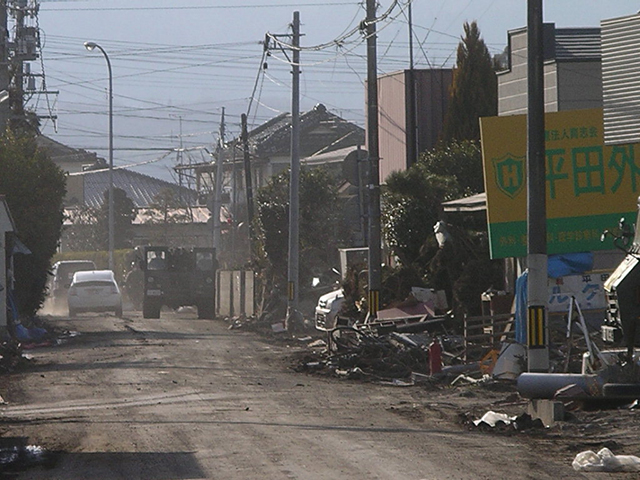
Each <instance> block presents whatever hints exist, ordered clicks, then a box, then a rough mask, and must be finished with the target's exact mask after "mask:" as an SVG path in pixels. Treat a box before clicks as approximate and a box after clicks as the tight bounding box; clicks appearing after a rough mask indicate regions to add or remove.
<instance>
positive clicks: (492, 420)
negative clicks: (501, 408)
mask: <svg viewBox="0 0 640 480" xmlns="http://www.w3.org/2000/svg"><path fill="white" fill-rule="evenodd" d="M515 419H516V417H510V416H509V415H507V414H506V413H496V412H493V411H491V410H489V411H488V412H487V413H485V414H484V415H483V416H482V418H480V419H478V420H474V421H473V424H474V425H475V426H476V427H477V426H479V425H480V424H481V423H485V424H487V425H489V426H490V427H495V426H496V425H497V424H498V422H502V424H504V425H509V424H511V422H513V421H514V420H515Z"/></svg>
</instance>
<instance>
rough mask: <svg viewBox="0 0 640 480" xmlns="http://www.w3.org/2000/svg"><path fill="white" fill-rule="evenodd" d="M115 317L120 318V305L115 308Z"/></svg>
mask: <svg viewBox="0 0 640 480" xmlns="http://www.w3.org/2000/svg"><path fill="white" fill-rule="evenodd" d="M116 317H118V318H122V305H120V306H119V307H118V308H116Z"/></svg>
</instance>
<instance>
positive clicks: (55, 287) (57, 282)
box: [47, 260, 96, 309]
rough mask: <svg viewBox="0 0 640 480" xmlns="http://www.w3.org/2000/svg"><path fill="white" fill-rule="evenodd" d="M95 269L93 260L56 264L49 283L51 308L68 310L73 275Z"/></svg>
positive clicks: (68, 261)
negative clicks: (68, 296) (68, 294)
mask: <svg viewBox="0 0 640 480" xmlns="http://www.w3.org/2000/svg"><path fill="white" fill-rule="evenodd" d="M95 269H96V264H95V263H93V261H91V260H63V261H60V262H56V263H55V264H54V265H53V267H52V268H51V275H50V276H49V280H48V283H47V292H48V296H49V299H50V300H51V306H52V307H53V308H54V309H56V308H66V306H67V293H68V291H69V286H70V285H71V279H72V278H73V274H74V273H76V272H82V271H86V270H95Z"/></svg>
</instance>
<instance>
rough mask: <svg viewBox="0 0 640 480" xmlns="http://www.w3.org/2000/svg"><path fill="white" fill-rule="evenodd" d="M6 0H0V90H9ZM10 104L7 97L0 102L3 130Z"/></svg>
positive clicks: (0, 119) (0, 118) (9, 111)
mask: <svg viewBox="0 0 640 480" xmlns="http://www.w3.org/2000/svg"><path fill="white" fill-rule="evenodd" d="M7 23H8V18H7V0H0V35H1V37H0V38H2V39H3V41H1V42H0V91H4V92H7V93H8V92H9V84H10V83H11V79H10V77H9V51H8V48H7V39H8V34H7ZM10 116H11V105H10V102H9V99H8V98H7V99H5V100H4V101H1V102H0V128H2V131H3V132H4V131H5V130H6V128H7V125H8V124H9V118H10Z"/></svg>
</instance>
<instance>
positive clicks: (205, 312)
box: [197, 302, 215, 320]
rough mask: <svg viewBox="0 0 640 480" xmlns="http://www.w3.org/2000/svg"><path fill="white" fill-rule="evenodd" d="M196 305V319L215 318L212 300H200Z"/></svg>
mask: <svg viewBox="0 0 640 480" xmlns="http://www.w3.org/2000/svg"><path fill="white" fill-rule="evenodd" d="M197 307H198V319H200V320H213V319H214V318H215V311H214V310H215V309H214V305H213V302H200V303H198V305H197Z"/></svg>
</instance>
